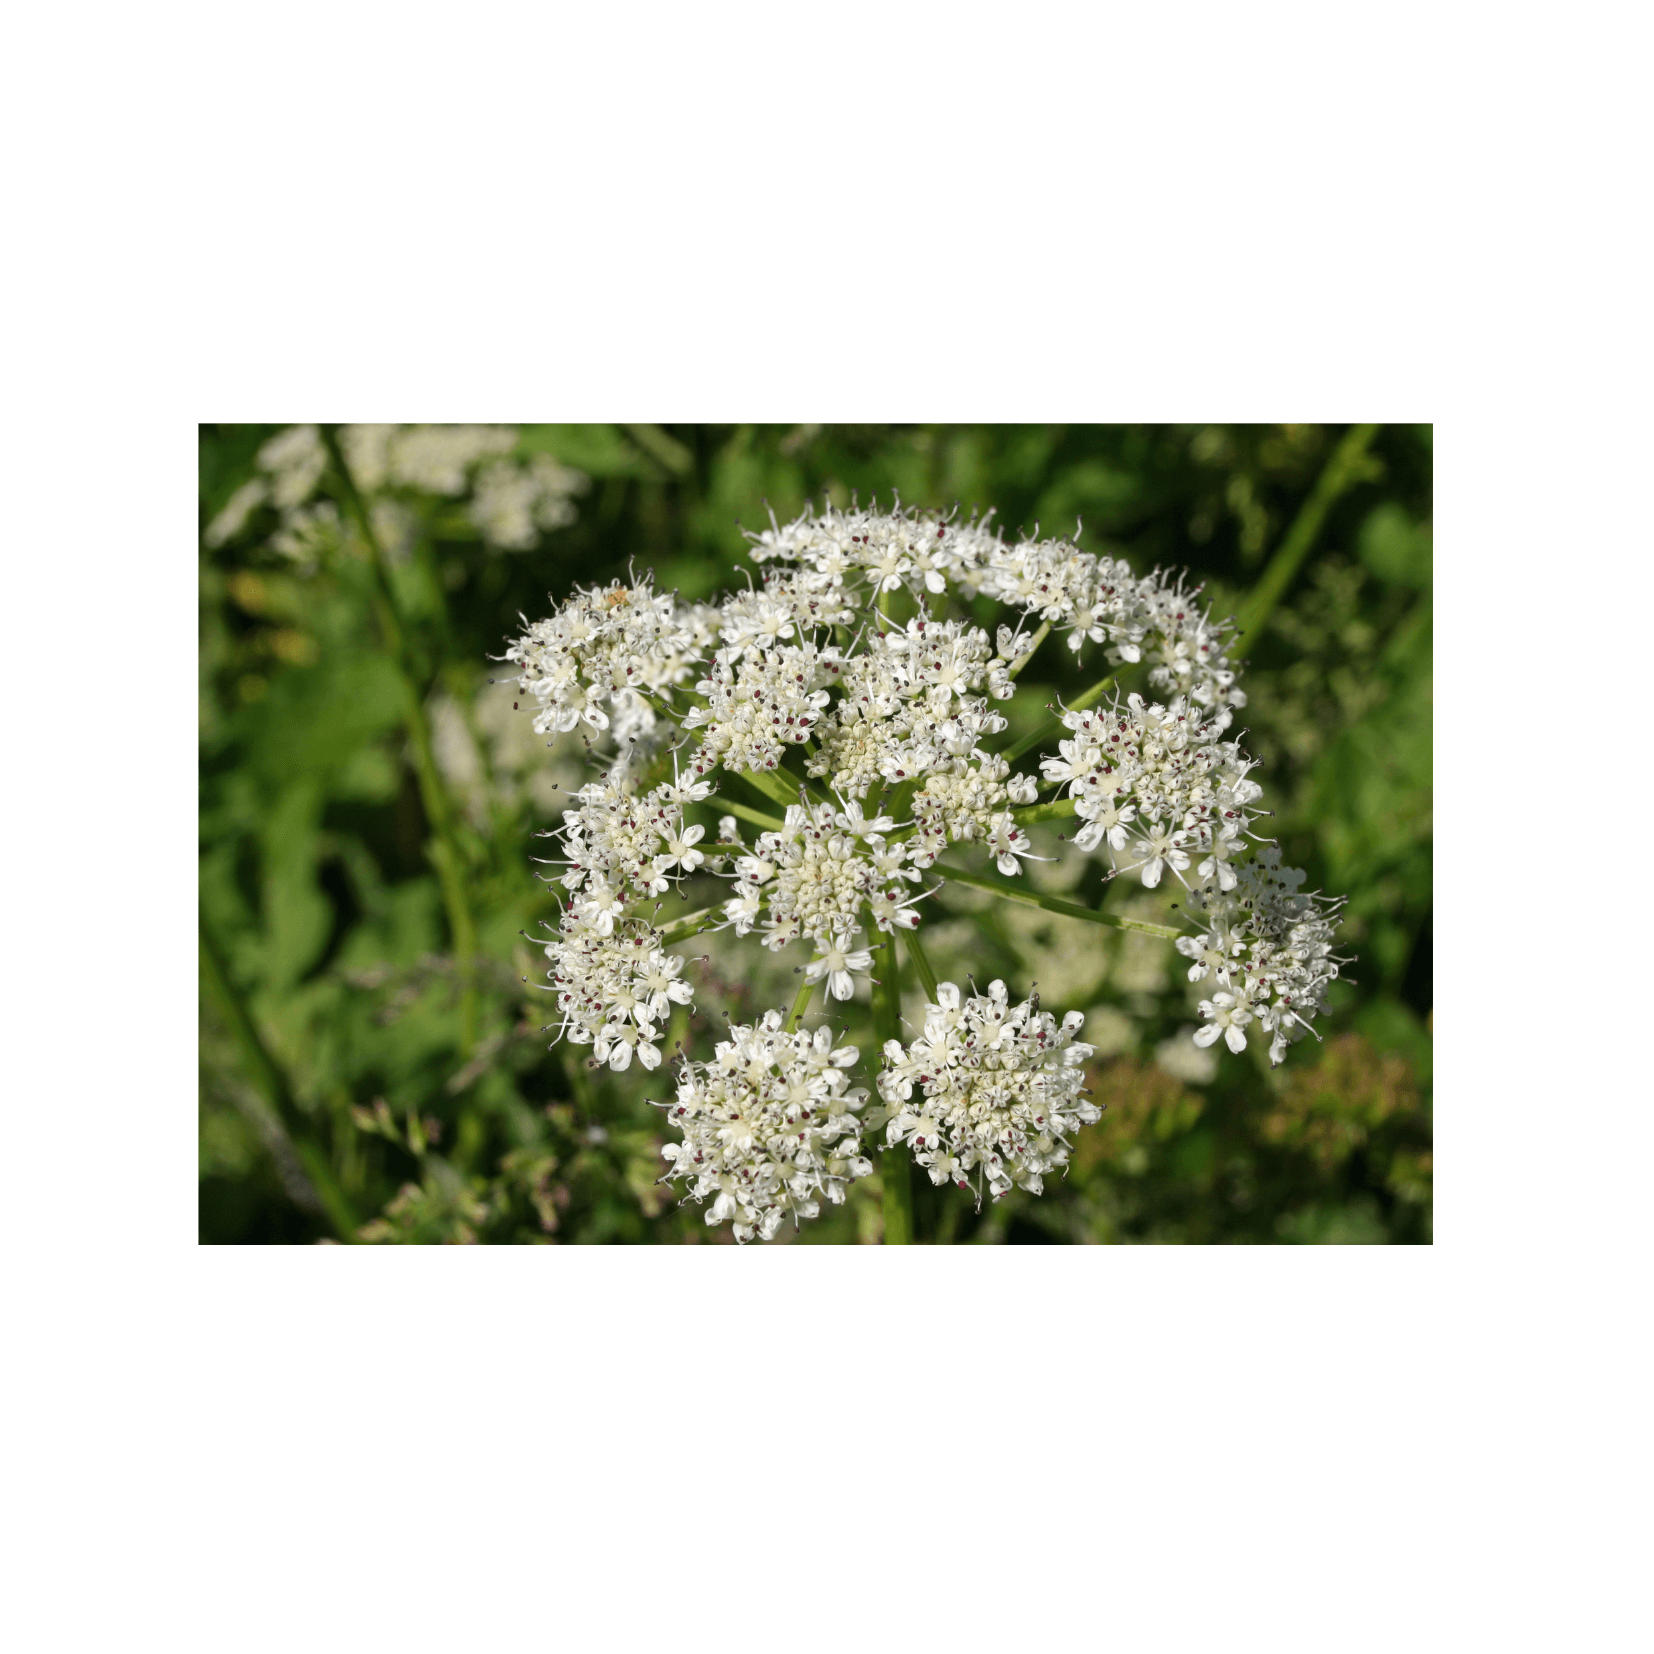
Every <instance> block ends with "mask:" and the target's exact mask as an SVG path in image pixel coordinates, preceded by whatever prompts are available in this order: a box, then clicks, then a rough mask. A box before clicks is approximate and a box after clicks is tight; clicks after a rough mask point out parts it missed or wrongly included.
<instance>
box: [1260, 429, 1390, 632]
mask: <svg viewBox="0 0 1654 1654" xmlns="http://www.w3.org/2000/svg"><path fill="white" fill-rule="evenodd" d="M1378 429H1379V428H1378V426H1376V425H1352V426H1351V427H1350V428H1349V430H1347V431H1346V432H1345V433H1344V435H1343V437H1342V438H1341V439H1340V440H1339V443H1338V446H1337V447H1336V448H1334V449H1333V451H1332V455H1331V457H1330V458H1329V459H1328V460H1327V463H1326V465H1325V466H1324V467H1323V468H1322V471H1321V475H1320V476H1319V477H1318V478H1316V481H1315V487H1314V488H1312V489H1311V490H1310V496H1309V498H1308V499H1307V500H1305V501H1304V503H1303V505H1302V506H1301V507H1300V508H1299V511H1298V515H1297V516H1296V517H1295V518H1294V519H1293V521H1292V527H1291V528H1289V529H1288V530H1287V532H1286V538H1285V539H1284V540H1282V541H1281V543H1280V545H1279V546H1278V547H1276V550H1275V555H1274V556H1273V557H1271V558H1270V559H1269V567H1268V568H1266V569H1265V570H1264V571H1263V578H1262V579H1261V580H1259V582H1258V583H1257V585H1256V586H1254V587H1253V588H1252V595H1251V596H1250V597H1248V598H1247V600H1246V602H1245V604H1244V605H1243V606H1242V608H1241V612H1240V616H1239V619H1238V621H1237V622H1236V630H1235V641H1236V642H1239V641H1240V639H1242V638H1247V639H1252V638H1255V637H1256V634H1257V633H1258V632H1260V631H1262V629H1263V625H1264V622H1265V621H1266V620H1268V619H1269V617H1270V615H1271V614H1273V613H1274V611H1275V605H1276V604H1277V603H1279V602H1280V601H1281V599H1282V598H1283V597H1284V596H1285V595H1286V589H1287V587H1288V586H1290V585H1291V584H1292V578H1293V576H1294V575H1295V574H1297V572H1298V570H1299V568H1300V567H1301V566H1302V564H1303V561H1304V559H1305V558H1306V557H1307V556H1308V555H1309V549H1310V547H1311V546H1312V545H1314V543H1315V536H1316V535H1317V534H1319V533H1320V532H1321V524H1322V523H1324V522H1325V521H1326V518H1327V513H1328V512H1329V511H1330V510H1331V509H1332V507H1333V505H1334V503H1335V502H1336V501H1337V499H1338V497H1339V495H1341V494H1343V493H1344V492H1345V491H1346V490H1348V489H1349V488H1351V487H1353V486H1354V485H1355V484H1356V483H1358V482H1360V481H1361V480H1362V478H1363V477H1365V476H1367V475H1368V474H1369V470H1370V466H1371V462H1370V461H1369V460H1368V459H1367V449H1368V448H1369V447H1370V446H1371V445H1372V440H1373V438H1374V437H1375V436H1377V435H1378Z"/></svg>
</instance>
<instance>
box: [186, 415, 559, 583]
mask: <svg viewBox="0 0 1654 1654" xmlns="http://www.w3.org/2000/svg"><path fill="white" fill-rule="evenodd" d="M339 446H340V448H341V450H342V451H343V453H344V456H345V463H346V464H347V465H348V466H349V467H350V474H351V478H352V480H353V481H354V482H355V484H356V486H357V488H358V489H359V490H360V491H361V493H362V496H363V498H364V500H365V501H366V502H367V505H368V509H369V512H370V514H371V516H372V519H373V524H374V529H375V532H376V533H377V534H378V536H379V538H380V542H381V544H382V545H384V546H385V548H386V551H387V554H388V555H390V556H392V557H393V558H395V557H396V556H397V554H398V552H399V550H400V549H401V548H403V547H405V545H406V544H407V542H408V540H409V538H410V530H411V524H410V522H409V520H408V513H407V507H406V504H405V501H404V499H402V498H400V497H399V496H398V491H400V493H401V494H402V495H406V494H435V495H439V496H442V497H444V498H448V499H458V498H460V497H461V496H463V495H464V494H465V493H466V491H467V489H471V490H472V498H471V500H470V502H469V505H468V507H467V511H468V513H469V515H470V518H471V521H472V522H473V523H474V524H475V526H476V529H477V532H478V533H479V534H480V535H481V536H482V538H483V541H484V542H485V543H486V544H487V545H490V546H493V547H495V548H496V549H498V550H501V551H524V550H527V549H528V548H529V547H531V546H533V545H534V544H535V543H536V542H537V540H538V538H539V536H540V534H541V533H543V532H546V531H549V530H551V529H557V528H564V527H567V525H568V524H570V523H572V522H573V521H574V519H575V508H574V504H573V497H574V496H575V495H576V494H578V493H580V492H581V491H582V490H583V489H584V488H585V487H586V483H587V479H586V477H585V475H584V474H583V473H582V472H579V471H576V470H573V469H571V468H570V467H569V466H566V465H561V464H559V463H558V462H557V461H556V460H554V459H553V458H551V456H550V455H549V454H538V455H535V456H533V457H532V458H530V459H528V460H526V461H519V460H517V459H515V458H508V457H506V456H509V455H511V454H512V452H513V450H514V449H515V448H516V446H517V430H516V428H515V427H514V426H510V425H341V426H340V427H339ZM256 463H257V475H255V476H254V477H252V478H251V479H250V480H249V481H248V482H246V483H244V484H242V486H241V487H240V488H238V489H237V490H236V491H235V493H234V494H233V495H231V496H230V499H229V501H228V502H227V503H226V504H225V506H224V509H223V510H222V511H220V512H219V514H218V515H217V516H216V517H215V518H214V519H213V520H212V522H211V523H209V524H208V526H207V529H206V534H205V539H206V542H207V544H208V545H209V546H220V545H223V544H224V543H225V542H226V541H228V540H231V539H233V538H234V537H235V536H236V535H237V534H239V533H240V532H241V531H242V529H243V528H245V527H246V525H247V522H248V519H249V518H250V517H251V516H252V514H253V513H254V512H255V511H256V510H258V509H259V507H260V506H266V505H267V506H271V507H273V508H274V509H275V511H276V512H277V514H278V517H279V523H278V526H277V528H276V530H275V532H274V533H273V534H272V536H271V538H270V540H269V545H270V547H271V549H272V550H274V551H275V552H277V553H278V554H279V555H281V556H284V557H288V558H291V559H293V560H294V561H297V562H301V563H314V562H315V561H316V558H317V554H318V550H319V548H320V546H321V544H322V543H323V541H324V539H325V538H326V537H329V536H331V537H332V538H333V539H335V540H336V539H337V538H338V537H339V535H340V533H341V532H342V526H341V523H340V519H339V514H338V510H337V508H336V507H335V506H334V505H333V503H332V501H330V500H318V501H315V502H311V495H312V494H313V493H314V492H315V490H316V486H317V484H318V483H319V482H320V481H321V479H322V476H323V474H324V473H325V471H326V470H327V449H326V447H325V446H324V445H323V443H322V437H321V432H320V430H319V429H318V428H317V427H316V426H315V425H290V426H288V427H287V428H286V429H285V430H283V431H278V432H277V433H276V435H275V436H273V437H271V438H270V440H269V441H268V442H266V443H265V444H264V446H263V447H262V448H260V449H259V452H258V458H257V462H256Z"/></svg>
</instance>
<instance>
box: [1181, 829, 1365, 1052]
mask: <svg viewBox="0 0 1654 1654" xmlns="http://www.w3.org/2000/svg"><path fill="white" fill-rule="evenodd" d="M1304 877H1305V875H1304V873H1303V871H1302V870H1301V869H1300V868H1296V867H1282V866H1281V851H1280V847H1279V846H1278V845H1274V844H1266V845H1265V846H1264V847H1263V848H1262V849H1261V850H1260V851H1259V852H1258V854H1257V856H1256V857H1255V858H1254V859H1253V860H1252V861H1249V862H1243V863H1242V864H1241V865H1240V866H1238V867H1237V868H1235V870H1234V878H1233V880H1232V882H1231V883H1230V884H1229V885H1228V886H1227V887H1224V886H1220V885H1217V884H1215V883H1213V884H1209V885H1207V886H1205V887H1203V888H1202V889H1199V890H1197V891H1195V892H1194V894H1193V899H1192V900H1191V902H1190V904H1189V905H1190V907H1191V908H1192V909H1193V910H1194V911H1195V912H1196V913H1198V914H1200V915H1201V916H1202V917H1203V918H1204V920H1205V923H1206V926H1207V928H1206V931H1205V933H1204V934H1203V935H1200V936H1180V937H1179V938H1178V941H1177V950H1178V952H1179V953H1181V954H1183V955H1185V956H1186V957H1187V958H1188V959H1190V960H1191V961H1192V963H1191V964H1190V966H1189V980H1190V981H1191V982H1204V981H1205V980H1206V978H1207V977H1209V976H1210V977H1212V978H1213V979H1214V980H1215V981H1217V982H1219V983H1221V984H1222V988H1221V989H1220V990H1219V991H1217V992H1215V993H1214V994H1213V995H1212V997H1211V998H1210V999H1203V1000H1202V1001H1201V1002H1200V1013H1201V1015H1202V1016H1203V1017H1205V1018H1207V1022H1206V1026H1205V1027H1203V1028H1201V1029H1200V1030H1199V1031H1198V1032H1197V1033H1196V1034H1195V1044H1196V1045H1211V1044H1213V1043H1214V1042H1215V1041H1216V1039H1217V1037H1218V1035H1219V1034H1222V1035H1223V1038H1224V1041H1225V1043H1226V1044H1227V1045H1228V1047H1229V1049H1230V1050H1231V1051H1243V1050H1245V1049H1246V1029H1247V1026H1248V1025H1249V1024H1250V1023H1252V1022H1254V1021H1256V1023H1257V1024H1258V1026H1259V1027H1260V1028H1261V1029H1262V1030H1263V1031H1264V1032H1265V1033H1267V1034H1268V1035H1269V1036H1270V1041H1269V1060H1270V1061H1271V1062H1273V1063H1279V1062H1281V1061H1282V1059H1283V1058H1284V1057H1285V1056H1286V1048H1287V1046H1288V1045H1290V1044H1291V1043H1292V1042H1293V1041H1294V1040H1296V1039H1300V1038H1302V1037H1303V1035H1304V1034H1305V1033H1306V1032H1308V1031H1309V1019H1310V1018H1311V1017H1313V1016H1314V1015H1315V1014H1316V1013H1317V1012H1318V1011H1320V1010H1323V1009H1324V1008H1325V1006H1326V992H1327V985H1328V983H1330V982H1332V981H1333V980H1334V979H1335V978H1336V977H1337V975H1338V967H1339V966H1340V964H1343V963H1346V961H1343V960H1340V959H1338V958H1336V957H1335V956H1334V954H1333V951H1332V948H1333V938H1334V936H1335V934H1336V932H1337V928H1338V919H1339V916H1340V913H1341V911H1342V908H1343V905H1344V904H1343V898H1342V897H1339V898H1337V899H1336V900H1328V899H1327V898H1324V897H1320V896H1316V895H1310V894H1299V886H1300V885H1302V884H1303V882H1304Z"/></svg>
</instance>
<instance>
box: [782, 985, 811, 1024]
mask: <svg viewBox="0 0 1654 1654" xmlns="http://www.w3.org/2000/svg"><path fill="white" fill-rule="evenodd" d="M815 991H816V984H815V983H814V982H805V983H804V984H803V985H802V986H801V987H800V988H799V990H798V997H797V998H796V999H794V1000H793V1008H792V1009H791V1010H790V1011H789V1012H788V1013H787V1022H786V1028H787V1032H788V1033H789V1034H791V1033H794V1032H796V1030H797V1028H798V1024H799V1021H800V1020H801V1019H802V1017H803V1015H804V1013H805V1012H806V1011H807V1010H808V1009H809V1008H810V997H811V995H812V994H814V993H815Z"/></svg>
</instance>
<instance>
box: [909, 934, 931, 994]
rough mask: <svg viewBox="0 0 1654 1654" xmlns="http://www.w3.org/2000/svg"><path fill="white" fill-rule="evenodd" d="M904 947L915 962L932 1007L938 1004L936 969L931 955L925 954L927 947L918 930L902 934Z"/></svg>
mask: <svg viewBox="0 0 1654 1654" xmlns="http://www.w3.org/2000/svg"><path fill="white" fill-rule="evenodd" d="M902 946H903V947H904V948H906V949H907V956H908V958H909V959H911V960H912V961H913V969H914V970H915V971H916V972H917V973H918V977H919V981H920V982H921V983H922V984H923V985H924V990H925V993H926V994H927V995H928V996H929V998H930V1002H931V1004H932V1005H934V1004H935V1003H936V969H935V967H934V966H933V965H932V964H931V962H930V955H929V954H928V953H926V952H925V945H924V943H923V942H921V941H920V940H919V933H918V931H916V930H904V931H903V932H902Z"/></svg>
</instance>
